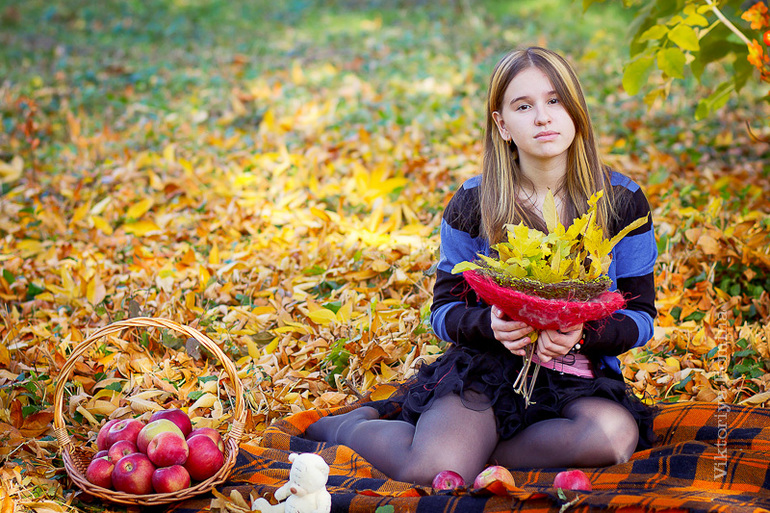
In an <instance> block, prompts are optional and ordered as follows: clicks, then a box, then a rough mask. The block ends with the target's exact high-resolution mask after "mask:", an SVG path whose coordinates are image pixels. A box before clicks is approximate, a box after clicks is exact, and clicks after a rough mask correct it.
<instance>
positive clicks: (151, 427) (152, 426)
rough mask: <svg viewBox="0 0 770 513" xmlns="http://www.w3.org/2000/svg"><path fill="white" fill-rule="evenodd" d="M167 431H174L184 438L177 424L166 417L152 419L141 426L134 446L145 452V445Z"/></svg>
mask: <svg viewBox="0 0 770 513" xmlns="http://www.w3.org/2000/svg"><path fill="white" fill-rule="evenodd" d="M167 431H171V432H172V433H176V434H178V435H179V436H181V437H182V438H184V435H183V434H182V430H181V429H179V428H178V427H177V425H176V424H174V423H173V422H171V421H170V420H168V419H158V420H153V421H152V422H150V423H148V424H147V425H146V426H144V427H143V428H142V430H141V431H140V432H139V436H138V437H137V438H136V447H137V448H138V449H139V452H143V453H145V454H147V446H148V445H150V441H151V440H152V439H153V438H155V436H157V435H159V434H160V433H165V432H167Z"/></svg>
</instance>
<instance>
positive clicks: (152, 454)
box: [147, 431, 190, 467]
mask: <svg viewBox="0 0 770 513" xmlns="http://www.w3.org/2000/svg"><path fill="white" fill-rule="evenodd" d="M189 454H190V449H189V448H188V447H187V441H186V440H185V439H184V437H183V436H180V435H178V434H177V433H174V432H173V431H164V432H163V433H158V434H157V435H155V436H154V437H153V439H152V440H150V445H148V446H147V457H148V458H150V461H151V462H153V464H155V466H156V467H171V466H173V465H184V462H185V461H187V456H188V455H189Z"/></svg>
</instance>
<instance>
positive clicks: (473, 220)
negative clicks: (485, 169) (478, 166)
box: [444, 175, 481, 237]
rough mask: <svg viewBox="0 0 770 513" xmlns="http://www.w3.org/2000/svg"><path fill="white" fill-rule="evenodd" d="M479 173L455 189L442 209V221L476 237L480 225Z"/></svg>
mask: <svg viewBox="0 0 770 513" xmlns="http://www.w3.org/2000/svg"><path fill="white" fill-rule="evenodd" d="M480 185H481V175H478V176H474V177H473V178H469V179H468V180H466V181H465V182H463V184H462V185H461V186H460V187H459V188H458V189H457V191H455V193H454V195H453V196H452V198H451V199H450V200H449V203H448V204H447V206H446V208H445V209H444V222H446V223H447V224H448V225H449V226H451V227H452V228H454V229H456V230H461V231H464V232H467V233H469V234H470V235H471V237H477V236H478V235H479V230H480V226H481V209H480V204H479V193H480V191H481V188H480Z"/></svg>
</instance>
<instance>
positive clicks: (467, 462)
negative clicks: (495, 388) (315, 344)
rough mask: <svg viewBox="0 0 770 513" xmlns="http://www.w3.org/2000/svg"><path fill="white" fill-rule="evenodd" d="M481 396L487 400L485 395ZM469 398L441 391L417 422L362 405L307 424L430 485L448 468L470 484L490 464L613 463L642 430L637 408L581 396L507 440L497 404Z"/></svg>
mask: <svg viewBox="0 0 770 513" xmlns="http://www.w3.org/2000/svg"><path fill="white" fill-rule="evenodd" d="M469 401H470V402H474V398H473V397H471V396H469V395H468V394H466V397H465V404H469ZM475 401H478V404H483V403H484V402H487V401H486V399H485V398H484V397H476V398H475ZM487 403H488V402H487ZM465 404H463V401H462V400H461V399H460V397H459V396H458V395H456V394H450V395H446V396H444V397H441V398H438V399H436V400H435V401H434V403H433V405H432V406H431V408H430V409H429V410H427V411H425V412H424V413H422V414H421V415H420V418H419V419H418V421H417V424H416V425H414V424H411V423H409V422H406V421H402V420H384V419H380V418H379V414H378V412H377V410H375V409H374V408H372V407H370V406H363V407H361V408H358V409H356V410H353V411H351V412H349V413H346V414H343V415H336V416H329V417H323V418H321V419H320V420H318V421H317V422H315V423H314V424H312V425H310V426H309V427H308V429H307V435H308V437H310V438H312V439H314V440H319V441H324V442H330V443H334V444H340V445H346V446H348V447H350V448H351V449H353V450H354V451H356V452H357V453H359V454H360V455H361V456H362V457H363V458H365V459H366V460H367V461H369V462H370V463H371V464H372V465H374V467H375V468H377V469H378V470H380V471H381V472H382V473H384V474H385V475H387V476H389V477H390V478H392V479H396V480H398V481H405V482H410V483H416V484H420V485H430V484H431V482H432V480H433V477H434V476H435V475H436V474H438V473H439V472H441V471H442V470H454V471H455V472H457V473H458V474H460V475H461V476H463V479H465V482H466V483H469V484H470V483H472V482H473V479H474V478H475V477H476V475H477V474H478V473H479V472H481V471H482V470H483V469H484V467H485V466H486V465H488V464H499V465H504V466H506V467H511V468H520V467H529V468H533V467H536V468H553V467H597V466H605V465H613V464H616V463H621V462H625V461H627V460H628V458H629V457H630V456H631V454H632V453H633V451H634V448H635V447H636V443H637V440H638V437H639V431H638V428H637V425H636V422H635V421H634V418H633V417H632V416H631V414H630V413H629V412H628V411H627V410H626V409H625V408H624V407H623V406H621V405H620V404H617V403H616V402H614V401H610V400H608V399H601V398H596V397H584V398H580V399H576V400H575V401H573V402H571V403H570V404H568V405H567V406H566V407H565V408H564V410H563V412H562V414H563V418H556V419H550V420H544V421H541V422H537V423H535V424H532V425H531V426H529V427H527V428H526V429H524V430H522V431H521V432H519V433H518V434H517V435H516V436H514V437H513V438H511V439H509V440H502V441H499V439H498V436H497V431H496V421H495V416H494V413H493V411H492V408H486V409H483V410H480V411H477V410H475V409H472V408H468V407H466V406H465ZM471 406H472V405H471Z"/></svg>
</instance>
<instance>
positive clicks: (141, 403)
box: [128, 397, 163, 413]
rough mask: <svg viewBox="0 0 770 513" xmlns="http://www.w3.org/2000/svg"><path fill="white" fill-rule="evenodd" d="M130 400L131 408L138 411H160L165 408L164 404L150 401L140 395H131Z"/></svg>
mask: <svg viewBox="0 0 770 513" xmlns="http://www.w3.org/2000/svg"><path fill="white" fill-rule="evenodd" d="M128 402H129V403H130V404H131V409H132V410H134V411H135V412H137V413H144V412H147V411H158V410H162V409H163V406H161V405H160V404H158V403H156V402H155V401H149V400H147V399H141V398H138V397H129V398H128Z"/></svg>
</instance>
